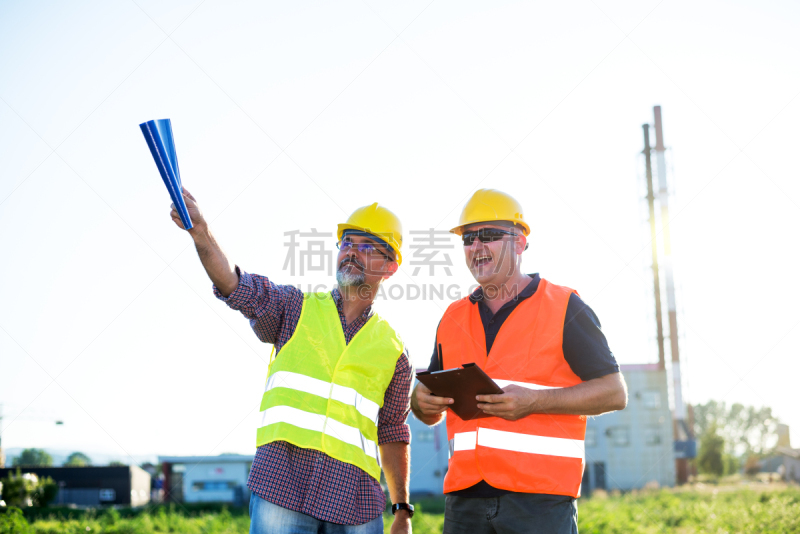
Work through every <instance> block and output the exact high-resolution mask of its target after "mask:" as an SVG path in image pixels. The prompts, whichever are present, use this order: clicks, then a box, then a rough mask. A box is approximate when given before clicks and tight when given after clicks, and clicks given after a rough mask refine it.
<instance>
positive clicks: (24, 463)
mask: <svg viewBox="0 0 800 534" xmlns="http://www.w3.org/2000/svg"><path fill="white" fill-rule="evenodd" d="M12 464H13V466H14V467H49V466H51V465H53V457H52V456H50V455H49V454H47V452H46V451H44V450H43V449H25V450H23V451H22V452H21V453H20V455H19V456H17V457H16V458H14V460H13V462H12Z"/></svg>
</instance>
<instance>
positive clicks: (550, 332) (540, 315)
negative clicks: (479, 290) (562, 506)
mask: <svg viewBox="0 0 800 534" xmlns="http://www.w3.org/2000/svg"><path fill="white" fill-rule="evenodd" d="M572 293H573V290H571V289H569V288H566V287H562V286H557V285H554V284H550V283H549V282H548V281H547V280H544V279H541V280H540V282H539V286H538V288H537V289H536V292H535V293H534V294H533V295H532V296H531V297H529V298H527V299H524V300H522V301H520V302H519V304H518V305H517V306H516V308H515V309H514V310H513V311H512V312H511V314H510V315H509V316H508V318H507V319H506V320H505V321H504V323H503V327H502V328H501V329H500V331H499V332H498V334H497V336H496V338H495V340H494V343H493V344H492V350H491V353H490V354H487V351H486V334H485V330H484V327H483V323H482V321H481V317H480V312H479V309H478V306H479V305H478V304H477V303H473V302H471V301H470V300H469V299H468V298H467V299H462V300H460V301H457V302H454V303H453V304H451V305H450V307H448V309H447V311H446V312H445V314H444V317H442V320H441V322H440V323H439V328H438V330H437V343H440V344H441V345H442V353H443V367H444V368H445V369H450V368H454V367H460V366H461V365H463V364H465V363H474V364H476V365H478V366H479V367H481V368H482V369H483V370H484V371H485V372H486V374H488V375H489V376H490V377H491V378H492V379H493V380H494V381H495V382H496V383H497V384H498V385H499V386H500V387H501V388H507V387H509V386H512V385H516V386H519V387H523V388H527V389H531V390H549V389H558V388H565V387H572V386H575V385H577V384H580V383H581V382H582V380H581V379H580V378H579V377H578V376H577V375H575V373H574V372H573V371H572V369H571V368H570V366H569V364H568V363H567V361H566V360H565V359H564V353H563V350H562V346H561V345H562V340H563V335H564V318H565V315H566V310H567V305H568V303H569V299H570V295H571V294H572ZM585 433H586V418H585V417H584V416H580V415H567V414H540V413H533V414H530V415H527V416H525V417H522V418H520V419H517V420H516V421H508V420H505V419H502V418H499V417H486V418H480V419H472V420H463V419H461V418H459V417H458V416H457V415H456V414H455V413H454V412H453V411H452V410H450V411H448V413H447V435H448V441H449V445H450V461H449V468H448V471H447V474H446V475H445V481H444V491H445V493H451V492H453V491H458V490H461V489H465V488H468V487H471V486H473V485H475V484H477V483H478V482H480V481H481V480H483V481H485V482H487V483H488V484H490V485H491V486H494V487H496V488H499V489H504V490H509V491H514V492H521V493H546V494H551V495H569V496H572V497H578V496H579V495H580V483H581V478H582V474H583V468H584V464H585V461H584V441H583V440H584V437H585Z"/></svg>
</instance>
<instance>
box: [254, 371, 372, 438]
mask: <svg viewBox="0 0 800 534" xmlns="http://www.w3.org/2000/svg"><path fill="white" fill-rule="evenodd" d="M276 387H280V388H288V389H294V390H296V391H303V392H305V393H311V394H312V395H316V396H318V397H322V398H326V399H327V398H328V397H329V396H330V398H331V399H333V400H337V401H339V402H341V403H342V404H347V405H350V406H354V407H355V409H356V410H358V413H360V414H361V415H363V416H364V417H366V418H367V419H369V420H370V421H373V422H374V423H375V424H376V425H377V424H378V411H379V410H380V409H381V408H380V406H378V405H377V404H376V403H374V402H372V401H371V400H369V399H367V398H364V396H363V395H361V394H360V393H359V392H358V391H356V390H355V389H353V388H348V387H345V386H340V385H339V384H334V383H332V382H325V381H324V380H319V379H317V378H312V377H310V376H306V375H301V374H300V373H292V372H291V371H278V372H277V373H275V374H273V375H270V377H269V379H267V385H266V386H264V393H266V392H267V391H269V390H271V389H272V388H276ZM261 426H265V425H263V424H262V425H261Z"/></svg>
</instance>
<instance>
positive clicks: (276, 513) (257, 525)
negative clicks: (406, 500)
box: [250, 494, 383, 534]
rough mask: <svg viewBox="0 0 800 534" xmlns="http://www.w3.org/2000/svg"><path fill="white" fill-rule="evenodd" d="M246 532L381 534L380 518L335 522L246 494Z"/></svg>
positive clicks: (273, 533)
mask: <svg viewBox="0 0 800 534" xmlns="http://www.w3.org/2000/svg"><path fill="white" fill-rule="evenodd" d="M250 534H383V517H382V516H378V517H376V518H375V519H373V520H372V521H370V522H368V523H364V524H363V525H339V524H337V523H328V522H327V521H320V520H319V519H314V518H313V517H311V516H310V515H306V514H303V513H300V512H295V511H293V510H289V509H288V508H284V507H282V506H278V505H277V504H272V503H271V502H269V501H265V500H264V499H262V498H261V497H259V496H258V495H255V494H252V495H250Z"/></svg>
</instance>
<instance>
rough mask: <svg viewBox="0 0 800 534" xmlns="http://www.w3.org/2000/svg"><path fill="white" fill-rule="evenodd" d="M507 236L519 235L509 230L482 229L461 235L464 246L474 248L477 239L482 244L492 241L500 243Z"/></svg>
mask: <svg viewBox="0 0 800 534" xmlns="http://www.w3.org/2000/svg"><path fill="white" fill-rule="evenodd" d="M507 235H517V234H516V233H514V232H509V231H508V230H500V229H499V228H481V229H480V230H475V231H474V232H464V233H463V234H461V240H462V241H464V246H465V247H469V246H472V243H474V242H475V240H476V239H477V240H478V241H480V242H481V243H491V242H492V241H500V240H501V239H503V238H504V237H505V236H507Z"/></svg>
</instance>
